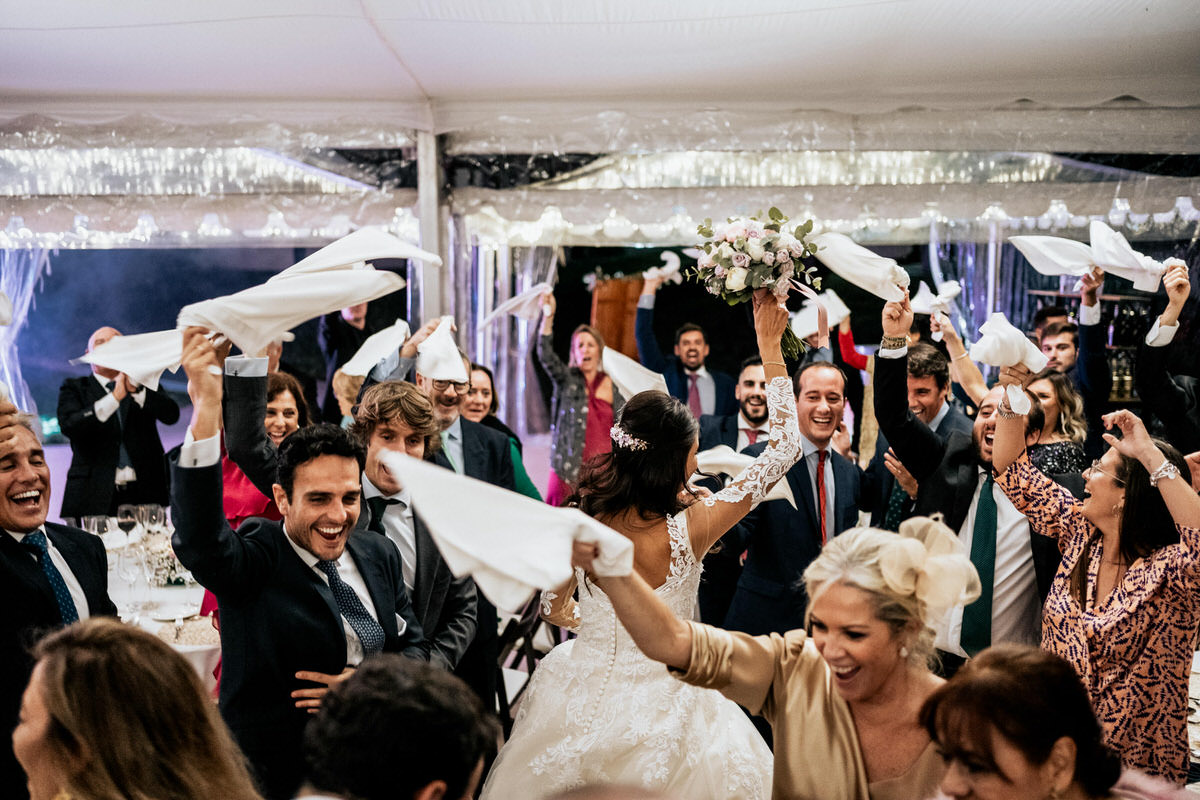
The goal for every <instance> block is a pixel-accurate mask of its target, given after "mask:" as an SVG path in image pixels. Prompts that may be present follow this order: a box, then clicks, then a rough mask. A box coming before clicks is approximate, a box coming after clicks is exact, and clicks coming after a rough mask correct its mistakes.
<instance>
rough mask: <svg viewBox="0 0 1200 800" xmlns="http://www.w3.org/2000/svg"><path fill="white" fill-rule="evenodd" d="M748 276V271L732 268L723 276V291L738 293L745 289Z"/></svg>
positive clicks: (741, 268) (742, 268)
mask: <svg viewBox="0 0 1200 800" xmlns="http://www.w3.org/2000/svg"><path fill="white" fill-rule="evenodd" d="M749 276H750V270H748V269H745V268H744V267H734V268H733V269H731V270H729V274H728V275H726V276H725V291H727V292H740V291H741V290H742V289H745V288H746V278H748V277H749Z"/></svg>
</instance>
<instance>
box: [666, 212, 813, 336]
mask: <svg viewBox="0 0 1200 800" xmlns="http://www.w3.org/2000/svg"><path fill="white" fill-rule="evenodd" d="M762 216H763V215H762V212H759V213H758V214H757V215H756V216H753V217H730V218H729V219H727V220H726V221H725V222H724V223H718V224H716V225H714V224H713V221H712V220H711V219H706V220H704V224H702V225H700V226H699V227H698V228H697V229H696V232H697V233H699V234H700V235H701V236H702V237H704V241H703V242H702V243H701V244H700V249H701V250H703V251H704V252H703V253H702V254H701V256H700V258H699V259H698V260H697V262H696V266H695V268H694V269H692V270H690V271H689V273H688V276H689V277H691V278H694V279H695V280H696V281H697V282H699V283H701V284H703V285H704V288H705V289H707V290H708V292H709V294H714V295H716V296H718V297H720V298H721V299H723V300H724V301H725V302H726V303H728V304H729V305H731V306H732V305H737V304H738V303H744V302H746V301H747V300H749V299H750V297H751V296H752V295H753V294H754V291H755V290H756V289H770V290H771V291H772V292H773V293H774V294H775V296H776V297H778V298H779V301H780V302H781V303H782V302H783V301H784V300H785V299H786V298H787V295H788V292H789V291H791V290H792V289H793V288H795V289H798V290H800V291H801V292H803V293H804V294H806V295H808V296H810V297H815V296H816V295H815V293H813V291H812V289H810V288H809V287H810V286H811V287H814V288H816V289H820V288H821V279H820V278H818V277H815V274H816V271H817V270H816V267H805V266H804V264H803V262H802V261H801V259H803V258H804V257H805V256H810V255H814V254H815V253H816V252H817V246H816V245H815V244H813V243H812V242H809V241H808V240H807V238H806V237H807V236H808V235H809V234H810V233H812V228H813V222H812V220H811V219H810V220H805V221H804V223H802V224H800V225H795V226H793V227H791V228H790V229H789V228H788V218H787V217H786V216H784V215H783V212H781V211H780V210H779V209H778V208H774V207H772V208H771V209H770V210H769V211H768V212H767V215H766V218H765V219H762V218H761V217H762ZM800 278H802V279H803V283H802V282H801V281H800V280H799V279H800ZM781 346H782V349H783V355H784V356H785V357H787V358H793V359H794V358H798V357H799V355H800V350H801V343H800V340H799V339H798V338H797V337H796V334H795V333H794V332H793V331H792V329H791V327H790V326H789V327H788V329H787V330H786V331H784V334H783V340H782V342H781Z"/></svg>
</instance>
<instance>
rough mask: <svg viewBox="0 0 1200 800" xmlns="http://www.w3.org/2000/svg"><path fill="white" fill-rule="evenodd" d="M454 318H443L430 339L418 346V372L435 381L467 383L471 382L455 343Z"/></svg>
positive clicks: (430, 335)
mask: <svg viewBox="0 0 1200 800" xmlns="http://www.w3.org/2000/svg"><path fill="white" fill-rule="evenodd" d="M453 322H454V317H451V316H445V317H442V321H441V322H440V323H438V326H437V327H436V328H434V330H433V333H431V334H429V338H427V339H426V340H425V341H423V342H421V343H420V344H419V345H417V372H419V373H420V374H422V375H424V376H425V377H426V378H429V379H430V380H435V381H455V382H456V383H466V382H467V381H469V380H471V376H470V375H468V374H467V368H466V365H464V364H463V357H462V353H460V352H458V345H457V344H455V343H454V336H453V335H452V334H451V333H450V325H451V324H452V323H453Z"/></svg>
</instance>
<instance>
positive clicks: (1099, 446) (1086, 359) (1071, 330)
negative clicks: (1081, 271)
mask: <svg viewBox="0 0 1200 800" xmlns="http://www.w3.org/2000/svg"><path fill="white" fill-rule="evenodd" d="M1080 282H1081V283H1082V289H1081V290H1080V293H1079V297H1080V304H1079V324H1078V325H1075V324H1074V323H1072V322H1060V323H1055V324H1052V325H1048V326H1047V327H1046V328H1045V329H1044V330H1043V331H1042V338H1041V341H1040V342H1039V343H1038V344H1039V346H1040V347H1041V348H1042V352H1043V353H1045V354H1046V357H1047V358H1049V359H1050V361H1049V363H1048V364H1047V366H1048V367H1050V368H1051V369H1054V370H1057V371H1058V372H1061V373H1063V374H1065V375H1066V376H1067V377H1069V378H1070V379H1071V382H1072V383H1073V384H1074V385H1075V391H1077V392H1079V395H1080V397H1082V398H1083V415H1084V417H1085V418H1086V419H1087V422H1088V435H1087V441H1085V442H1084V445H1083V447H1084V450H1085V451H1086V452H1087V454H1088V457H1089V458H1099V457H1100V456H1102V455H1103V454H1104V450H1105V449H1106V446H1105V444H1104V440H1103V439H1102V438H1101V436H1102V434H1103V433H1104V423H1103V422H1102V421H1101V419H1100V418H1101V417H1102V416H1104V414H1105V413H1106V412H1107V411H1108V395H1109V393H1110V392H1111V391H1112V368H1111V367H1110V366H1109V364H1108V348H1107V342H1106V341H1105V334H1106V333H1107V329H1105V328H1104V326H1102V325H1101V324H1100V300H1099V297H1100V287H1102V286H1103V285H1104V272H1103V270H1100V269H1096V270H1093V271H1092V273H1091V274H1089V275H1084V276H1083V278H1081V279H1080Z"/></svg>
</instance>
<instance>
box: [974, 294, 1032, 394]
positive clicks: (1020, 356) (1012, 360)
mask: <svg viewBox="0 0 1200 800" xmlns="http://www.w3.org/2000/svg"><path fill="white" fill-rule="evenodd" d="M979 333H980V334H982V336H981V337H980V339H979V341H977V342H975V344H973V345H971V360H972V361H979V362H981V363H983V364H988V365H989V366H993V367H1011V366H1014V365H1016V364H1021V365H1023V366H1024V367H1025V368H1026V369H1028V370H1029V371H1030V372H1033V373H1038V372H1041V371H1042V370H1044V369H1045V368H1046V364H1047V363H1049V360H1050V359H1048V358H1047V357H1046V355H1045V354H1044V353H1043V352H1042V351H1041V350H1038V349H1037V345H1035V344H1034V343H1033V342H1031V341H1029V337H1027V336H1026V335H1025V334H1023V333H1021V332H1020V331H1019V330H1017V329H1016V328H1015V327H1013V325H1012V323H1011V322H1009V321H1008V318H1007V317H1005V316H1004V315H1003V314H1001V313H999V312H997V313H995V314H992V315H991V316H990V317H988V319H987V322H985V323H983V324H982V325H980V326H979ZM1005 391H1006V392H1007V394H1008V405H1009V407H1010V408H1012V410H1013V411H1014V412H1016V413H1018V414H1028V413H1029V409H1030V408H1031V407H1032V403H1030V402H1029V396H1028V395H1027V394H1025V390H1023V389H1022V388H1021V387H1020V386H1012V385H1009V386H1006V387H1005Z"/></svg>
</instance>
